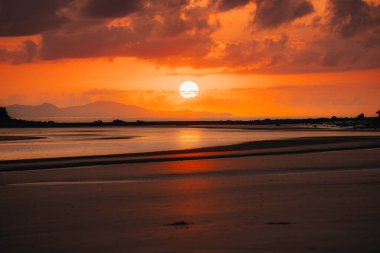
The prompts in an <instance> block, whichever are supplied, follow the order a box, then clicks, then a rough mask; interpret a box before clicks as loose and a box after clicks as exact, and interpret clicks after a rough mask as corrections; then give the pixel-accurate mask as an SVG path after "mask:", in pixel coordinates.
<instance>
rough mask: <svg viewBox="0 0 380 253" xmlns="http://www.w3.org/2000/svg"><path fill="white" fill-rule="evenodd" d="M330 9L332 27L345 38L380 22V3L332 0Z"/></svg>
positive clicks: (358, 0) (357, 0)
mask: <svg viewBox="0 0 380 253" xmlns="http://www.w3.org/2000/svg"><path fill="white" fill-rule="evenodd" d="M329 11H330V21H329V25H330V27H331V28H332V29H333V30H335V31H337V32H338V33H339V34H340V35H341V36H342V37H345V38H348V37H352V36H355V35H356V34H359V33H361V32H363V31H366V30H368V29H370V28H371V27H374V26H378V25H379V24H380V5H373V4H368V3H367V2H365V1H363V0H345V1H341V0H331V1H330V4H329Z"/></svg>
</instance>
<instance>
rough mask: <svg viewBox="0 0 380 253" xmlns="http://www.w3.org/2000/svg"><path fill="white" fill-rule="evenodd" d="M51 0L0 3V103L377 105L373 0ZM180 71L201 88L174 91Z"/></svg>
mask: <svg viewBox="0 0 380 253" xmlns="http://www.w3.org/2000/svg"><path fill="white" fill-rule="evenodd" d="M16 2H17V1H16ZM53 2H54V3H53ZM53 2H51V1H43V0H39V1H37V2H36V4H31V3H29V2H27V1H26V3H25V6H23V7H17V5H16V4H6V5H4V7H3V8H2V9H1V11H0V12H6V13H8V14H9V15H7V16H4V18H2V21H1V23H2V25H1V26H0V36H1V37H0V76H1V79H0V87H1V88H0V89H1V93H0V105H3V106H7V105H11V104H28V105H37V104H41V103H46V102H48V103H52V104H54V105H56V106H60V107H62V106H73V105H83V104H86V103H90V102H94V101H114V102H120V103H124V104H128V105H136V106H139V107H142V108H145V109H150V110H192V111H208V112H213V113H229V114H230V115H232V116H236V117H241V116H243V117H247V116H252V117H264V116H274V117H275V116H297V117H301V116H331V115H335V114H336V115H341V116H346V115H348V116H352V115H357V114H358V113H361V112H364V113H365V114H367V115H375V112H376V111H377V110H378V107H379V102H380V101H379V99H378V95H377V94H380V81H379V80H380V69H379V67H380V61H379V59H380V49H379V47H380V46H379V44H378V43H377V41H378V29H379V24H378V18H377V17H379V9H380V8H379V6H380V5H379V1H369V0H368V1H365V0H355V1H347V2H346V1H335V0H326V1H318V0H285V1H278V0H266V1H249V0H244V1H227V0H217V1H214V0H202V1H197V0H195V1H171V0H165V1H116V2H117V3H115V4H114V5H108V4H107V1H95V0H86V1H57V2H55V1H53ZM103 2H104V3H103ZM119 2H120V3H119ZM280 3H281V4H280ZM105 5H107V6H106V7H105ZM21 9H22V10H21ZM20 11H21V12H22V15H21V14H20V15H17V17H18V19H17V20H16V19H10V18H7V17H8V16H9V17H11V16H12V13H18V12H20ZM268 13H269V14H268ZM2 16H3V15H2ZM28 17H33V18H34V21H35V22H29V21H28ZM184 80H192V81H194V82H196V83H198V84H200V85H201V87H202V92H201V93H199V95H198V96H197V97H196V98H194V99H183V98H182V97H180V96H178V85H179V84H180V83H182V82H183V81H184Z"/></svg>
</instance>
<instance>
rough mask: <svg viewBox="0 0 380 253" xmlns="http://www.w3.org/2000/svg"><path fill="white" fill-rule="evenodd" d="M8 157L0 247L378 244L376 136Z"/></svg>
mask: <svg viewBox="0 0 380 253" xmlns="http://www.w3.org/2000/svg"><path fill="white" fill-rule="evenodd" d="M78 159H79V160H78ZM78 162H86V163H87V164H85V165H86V166H82V165H81V164H79V165H80V166H78V164H77V163H78ZM11 163H12V161H2V163H1V164H0V167H1V170H2V172H1V173H0V210H1V226H0V227H1V231H0V235H1V236H0V237H1V242H0V243H1V245H0V247H1V249H2V250H4V252H378V251H379V250H380V242H379V240H378V238H379V236H380V217H379V213H380V204H379V203H380V195H379V192H380V166H379V165H380V148H379V139H378V137H373V136H371V137H351V138H350V137H345V138H343V137H337V138H334V137H322V138H301V139H292V140H279V141H263V142H249V143H243V144H236V145H226V146H221V147H211V148H203V149H202V148H198V149H193V150H191V149H190V150H185V151H183V150H182V151H170V152H155V153H154V152H153V153H152V152H150V153H149V152H148V153H145V154H132V155H131V154H130V155H126V154H124V155H123V154H120V155H115V156H100V157H99V156H98V157H79V158H78V157H68V158H60V159H58V158H57V159H52V158H50V159H29V160H28V159H27V160H24V161H18V163H19V164H17V162H14V163H13V165H12V164H11ZM65 163H66V166H64V164H65ZM48 164H50V165H49V166H47V165H48ZM38 166H41V168H42V169H40V168H38ZM55 167H56V168H55Z"/></svg>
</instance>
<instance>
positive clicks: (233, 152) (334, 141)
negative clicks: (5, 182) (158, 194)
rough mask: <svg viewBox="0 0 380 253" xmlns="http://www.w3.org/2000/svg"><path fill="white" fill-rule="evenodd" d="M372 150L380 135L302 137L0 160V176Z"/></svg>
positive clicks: (379, 146) (379, 145)
mask: <svg viewBox="0 0 380 253" xmlns="http://www.w3.org/2000/svg"><path fill="white" fill-rule="evenodd" d="M370 148H380V136H379V137H377V136H339V137H302V138H293V139H283V140H267V141H251V142H244V143H239V144H232V145H224V146H212V147H203V148H194V149H185V150H167V151H154V152H142V153H126V154H111V155H95V156H74V157H57V158H34V159H19V160H2V161H0V173H1V172H6V171H24V170H41V169H54V168H70V167H82V166H94V165H111V164H128V163H149V162H166V161H183V160H200V159H217V158H233V157H245V156H269V155H288V154H305V153H313V152H329V151H343V150H356V149H370Z"/></svg>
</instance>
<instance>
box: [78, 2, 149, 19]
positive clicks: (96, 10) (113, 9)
mask: <svg viewBox="0 0 380 253" xmlns="http://www.w3.org/2000/svg"><path fill="white" fill-rule="evenodd" d="M142 5H143V3H142V1H141V0H140V1H139V0H87V1H86V3H85V4H84V5H83V7H82V14H83V15H84V16H86V17H91V18H116V17H123V16H126V15H128V14H130V13H133V12H135V11H137V10H139V9H141V8H142Z"/></svg>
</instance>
